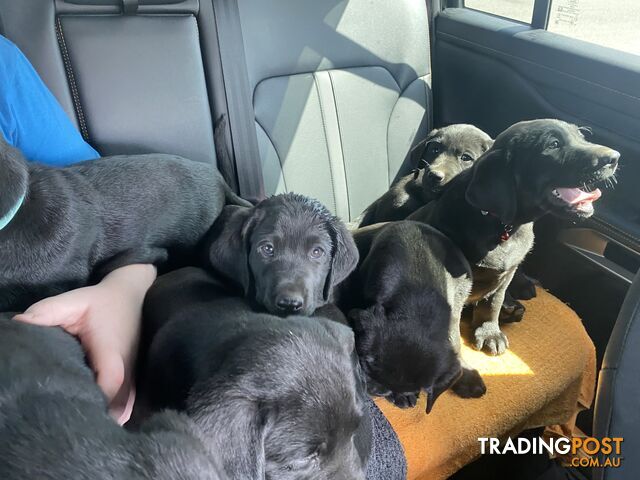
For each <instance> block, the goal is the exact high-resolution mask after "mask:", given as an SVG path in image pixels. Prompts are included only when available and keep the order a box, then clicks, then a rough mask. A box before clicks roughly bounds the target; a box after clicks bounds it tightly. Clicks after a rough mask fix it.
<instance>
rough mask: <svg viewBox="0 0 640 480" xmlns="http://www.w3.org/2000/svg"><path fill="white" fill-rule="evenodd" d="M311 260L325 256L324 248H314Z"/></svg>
mask: <svg viewBox="0 0 640 480" xmlns="http://www.w3.org/2000/svg"><path fill="white" fill-rule="evenodd" d="M310 255H311V258H320V257H322V256H324V249H323V248H322V247H313V248H312V249H311V252H310Z"/></svg>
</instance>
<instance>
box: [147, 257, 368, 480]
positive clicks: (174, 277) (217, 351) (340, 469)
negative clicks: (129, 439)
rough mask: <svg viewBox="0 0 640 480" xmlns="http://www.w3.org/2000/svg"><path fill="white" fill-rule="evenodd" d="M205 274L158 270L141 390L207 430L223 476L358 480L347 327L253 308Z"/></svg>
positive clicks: (355, 376)
mask: <svg viewBox="0 0 640 480" xmlns="http://www.w3.org/2000/svg"><path fill="white" fill-rule="evenodd" d="M218 286H219V283H218V282H217V281H215V280H214V279H213V278H212V277H210V276H209V275H207V274H206V272H204V271H202V270H198V269H193V268H187V269H182V270H178V271H175V272H172V273H170V274H168V275H165V276H163V277H161V278H160V279H159V280H158V282H156V284H155V285H154V286H153V287H152V288H151V290H150V291H149V294H148V297H147V301H146V306H145V314H146V317H147V318H148V319H152V321H153V322H154V324H155V325H162V327H161V328H160V329H159V331H158V333H157V335H156V337H155V339H154V340H153V342H152V345H151V349H150V353H149V356H148V358H147V362H146V363H147V368H146V380H145V384H146V388H143V391H142V394H143V396H144V397H145V398H146V399H148V400H147V402H148V403H149V404H150V405H151V408H152V409H156V408H164V407H176V408H179V409H185V410H186V411H187V412H188V413H189V415H190V416H191V417H193V418H194V419H195V420H196V421H197V422H198V424H202V425H205V428H206V430H207V431H208V432H211V433H212V435H213V442H214V443H215V445H216V446H217V447H216V448H217V449H218V451H219V452H220V457H221V460H222V466H223V469H224V473H225V477H224V478H225V479H228V480H247V479H257V478H265V479H267V480H294V479H295V480H304V479H309V480H311V479H314V480H316V479H317V480H321V479H327V480H328V479H332V480H357V479H364V465H365V462H366V457H365V456H364V455H362V456H361V455H360V454H359V452H358V449H357V448H356V445H355V444H354V443H355V436H356V431H357V430H358V429H359V427H360V424H361V423H362V421H363V417H364V411H363V408H364V403H363V401H362V399H363V394H364V388H365V387H364V382H363V381H362V380H361V378H360V376H361V373H360V372H359V368H358V365H357V361H356V358H355V354H354V339H353V332H352V331H351V330H350V329H349V328H348V327H346V326H344V325H340V324H338V323H336V322H333V321H329V320H325V319H322V318H308V317H302V316H289V317H286V318H281V317H278V316H274V315H270V314H265V313H255V312H253V311H252V310H251V308H250V307H249V306H248V304H247V303H246V301H244V300H243V299H241V298H237V297H228V296H226V292H225V291H224V290H220V291H218Z"/></svg>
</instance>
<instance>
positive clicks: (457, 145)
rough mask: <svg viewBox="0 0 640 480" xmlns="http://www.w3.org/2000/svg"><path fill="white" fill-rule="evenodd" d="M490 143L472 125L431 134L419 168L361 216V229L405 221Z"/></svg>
mask: <svg viewBox="0 0 640 480" xmlns="http://www.w3.org/2000/svg"><path fill="white" fill-rule="evenodd" d="M492 143H493V140H492V139H491V137H490V136H489V135H487V134H486V133H485V132H483V131H482V130H480V129H479V128H477V127H474V126H473V125H466V124H456V125H449V126H447V127H442V128H439V129H436V130H433V131H432V132H431V133H429V135H428V136H427V138H426V139H425V140H424V153H423V154H422V158H421V160H420V164H419V165H418V166H419V167H421V168H418V169H416V170H415V171H414V172H413V173H411V174H409V175H407V176H406V177H403V178H401V179H400V180H398V181H397V182H396V183H395V184H394V185H393V186H392V187H391V188H390V189H389V190H388V191H387V192H386V193H385V194H384V195H382V196H381V197H380V198H379V199H377V200H376V201H375V202H373V203H372V204H371V205H369V207H367V209H366V210H365V211H364V213H363V214H362V220H361V221H360V222H359V226H360V227H366V226H367V225H373V224H374V223H379V222H390V221H394V220H404V219H405V218H407V217H408V216H409V215H410V214H412V213H413V212H415V211H416V210H417V209H418V208H420V207H422V206H423V205H425V204H427V203H429V202H430V201H431V200H433V199H434V198H435V197H436V196H437V195H438V192H440V190H441V189H442V187H443V186H444V185H445V184H446V183H448V182H449V181H450V180H451V179H452V178H453V177H455V176H456V175H457V174H458V173H460V172H462V171H463V170H466V169H468V168H469V167H471V165H473V162H474V161H475V160H477V159H478V158H479V157H480V155H482V154H483V153H484V152H486V151H487V149H488V148H489V147H491V144H492Z"/></svg>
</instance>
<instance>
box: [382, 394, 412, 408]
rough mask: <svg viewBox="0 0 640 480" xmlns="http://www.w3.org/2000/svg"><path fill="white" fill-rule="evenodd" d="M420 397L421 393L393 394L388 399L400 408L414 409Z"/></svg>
mask: <svg viewBox="0 0 640 480" xmlns="http://www.w3.org/2000/svg"><path fill="white" fill-rule="evenodd" d="M419 396H420V392H415V393H391V394H389V395H387V397H386V398H387V400H389V401H390V402H391V403H393V404H394V405H395V406H396V407H398V408H413V407H415V406H416V403H418V397H419Z"/></svg>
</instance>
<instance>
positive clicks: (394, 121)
mask: <svg viewBox="0 0 640 480" xmlns="http://www.w3.org/2000/svg"><path fill="white" fill-rule="evenodd" d="M238 8H239V16H240V24H241V28H242V36H243V39H244V48H245V56H246V61H247V70H248V72H247V73H248V77H249V86H250V92H251V94H252V97H253V105H254V109H255V119H256V131H257V136H258V145H259V149H260V156H261V159H262V170H263V175H264V182H265V191H266V192H267V193H279V192H285V191H296V192H300V193H304V194H307V195H310V196H313V197H315V198H317V199H319V200H320V201H321V202H323V203H324V204H325V205H327V206H328V207H329V208H330V209H331V210H332V211H333V212H334V213H336V214H337V215H338V216H340V217H341V218H342V219H344V220H351V219H354V218H355V217H357V216H358V215H359V214H360V213H361V212H362V210H363V209H364V208H366V207H367V206H368V205H369V203H371V202H372V201H373V200H375V198H377V197H378V196H379V195H381V194H382V193H384V191H386V190H387V189H388V188H389V185H390V183H392V182H393V180H394V179H395V178H396V177H397V175H398V173H399V172H400V171H403V172H404V171H406V170H407V169H408V168H409V151H410V150H411V148H412V146H413V145H414V144H415V143H416V142H417V141H419V140H420V139H422V138H423V137H424V136H425V135H426V134H427V132H428V130H429V128H430V127H431V121H430V115H431V88H430V84H431V74H430V62H429V24H428V15H427V11H426V2H425V1H424V0H395V1H393V2H390V1H388V0H322V1H320V0H238Z"/></svg>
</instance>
